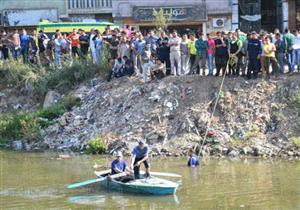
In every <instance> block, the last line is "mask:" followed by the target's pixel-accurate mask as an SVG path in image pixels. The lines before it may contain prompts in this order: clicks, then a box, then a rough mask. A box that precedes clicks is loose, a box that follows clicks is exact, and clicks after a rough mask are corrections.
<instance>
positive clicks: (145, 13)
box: [133, 4, 207, 21]
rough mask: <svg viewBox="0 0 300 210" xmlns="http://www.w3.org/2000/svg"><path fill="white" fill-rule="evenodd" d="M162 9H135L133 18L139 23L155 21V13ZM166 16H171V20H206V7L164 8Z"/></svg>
mask: <svg viewBox="0 0 300 210" xmlns="http://www.w3.org/2000/svg"><path fill="white" fill-rule="evenodd" d="M160 9H161V8H153V7H134V8H133V18H134V19H135V20H138V21H153V19H154V16H153V11H154V10H156V11H159V10H160ZM162 9H163V12H164V15H165V16H170V17H171V20H173V21H176V20H178V21H179V20H190V21H193V20H206V19H207V14H206V7H205V4H204V5H203V6H198V5H197V6H193V7H192V6H185V7H162Z"/></svg>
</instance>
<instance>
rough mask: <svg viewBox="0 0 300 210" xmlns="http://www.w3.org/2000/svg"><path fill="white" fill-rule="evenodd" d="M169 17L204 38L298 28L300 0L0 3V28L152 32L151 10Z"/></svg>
mask: <svg viewBox="0 0 300 210" xmlns="http://www.w3.org/2000/svg"><path fill="white" fill-rule="evenodd" d="M160 8H162V9H163V11H164V13H165V14H171V20H172V21H171V24H170V26H169V29H173V28H175V29H179V30H183V29H185V30H194V31H195V30H196V31H202V32H204V33H205V32H211V31H218V30H222V31H229V30H235V29H236V28H240V29H241V30H243V31H246V32H249V31H253V30H256V31H259V30H260V29H264V30H267V31H273V30H274V28H279V29H281V30H283V29H285V28H290V29H295V28H300V0H256V1H254V0H189V1H182V0H153V1H148V0H0V28H1V27H30V26H35V25H36V24H37V23H38V22H39V21H40V20H42V19H48V20H49V21H52V22H58V21H73V22H78V21H113V22H117V23H120V24H129V25H133V26H136V27H139V28H140V29H142V30H149V29H150V28H154V27H155V26H154V21H153V18H154V17H153V9H156V10H159V9H160Z"/></svg>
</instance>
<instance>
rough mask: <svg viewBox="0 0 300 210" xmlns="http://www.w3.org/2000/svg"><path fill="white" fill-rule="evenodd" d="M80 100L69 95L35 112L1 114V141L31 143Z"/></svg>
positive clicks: (40, 137)
mask: <svg viewBox="0 0 300 210" xmlns="http://www.w3.org/2000/svg"><path fill="white" fill-rule="evenodd" d="M79 105H80V101H79V100H78V99H76V98H74V97H72V96H67V97H65V98H64V99H62V100H61V101H60V102H58V103H57V104H55V105H53V106H51V107H49V108H46V109H40V110H38V111H36V112H33V113H10V114H2V115H0V143H2V144H3V143H9V142H11V141H14V140H24V141H27V142H29V143H32V142H37V141H40V140H41V139H42V138H43V134H42V130H43V129H45V128H47V127H49V126H50V125H52V124H54V123H55V119H57V118H58V117H60V116H61V115H63V114H64V113H65V112H66V111H69V110H70V109H71V108H72V107H74V106H79Z"/></svg>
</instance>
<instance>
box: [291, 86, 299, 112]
mask: <svg viewBox="0 0 300 210" xmlns="http://www.w3.org/2000/svg"><path fill="white" fill-rule="evenodd" d="M292 104H293V106H294V108H295V109H296V111H297V112H298V115H299V114H300V91H297V92H296V94H295V95H294V96H293V98H292Z"/></svg>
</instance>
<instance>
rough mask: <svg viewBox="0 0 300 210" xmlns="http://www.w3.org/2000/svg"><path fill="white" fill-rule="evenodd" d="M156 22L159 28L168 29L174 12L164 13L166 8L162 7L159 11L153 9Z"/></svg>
mask: <svg viewBox="0 0 300 210" xmlns="http://www.w3.org/2000/svg"><path fill="white" fill-rule="evenodd" d="M152 15H153V16H154V24H155V26H156V29H157V30H166V29H167V28H168V25H170V23H171V18H172V13H169V14H164V10H163V9H162V8H160V9H159V10H158V11H157V10H156V9H153V13H152Z"/></svg>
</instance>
